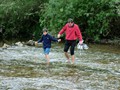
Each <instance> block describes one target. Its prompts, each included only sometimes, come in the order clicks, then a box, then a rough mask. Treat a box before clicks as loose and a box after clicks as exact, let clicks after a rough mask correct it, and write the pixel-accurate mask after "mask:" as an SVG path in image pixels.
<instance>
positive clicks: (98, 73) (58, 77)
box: [0, 44, 120, 90]
mask: <svg viewBox="0 0 120 90" xmlns="http://www.w3.org/2000/svg"><path fill="white" fill-rule="evenodd" d="M88 46H89V49H88V50H77V49H76V50H75V56H76V58H75V64H70V63H66V62H65V61H66V58H65V56H64V53H63V47H64V45H63V44H53V45H52V48H51V52H50V66H49V67H47V66H46V60H45V58H44V54H43V49H42V47H31V46H23V47H19V46H11V47H9V48H7V49H4V50H3V49H2V48H0V90H120V46H112V45H97V44H89V45H88Z"/></svg>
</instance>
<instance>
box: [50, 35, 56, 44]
mask: <svg viewBox="0 0 120 90" xmlns="http://www.w3.org/2000/svg"><path fill="white" fill-rule="evenodd" d="M49 36H50V40H51V41H54V42H58V39H57V38H54V37H52V36H51V35H49Z"/></svg>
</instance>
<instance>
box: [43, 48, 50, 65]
mask: <svg viewBox="0 0 120 90" xmlns="http://www.w3.org/2000/svg"><path fill="white" fill-rule="evenodd" d="M49 53H50V48H45V49H44V54H45V58H46V60H47V64H48V65H49V62H50V58H49Z"/></svg>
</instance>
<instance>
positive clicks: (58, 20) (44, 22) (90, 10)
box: [40, 0, 117, 41]
mask: <svg viewBox="0 0 120 90" xmlns="http://www.w3.org/2000/svg"><path fill="white" fill-rule="evenodd" d="M116 16H117V6H116V5H115V1H114V0H49V3H47V4H46V5H45V9H44V11H43V14H42V17H40V25H41V27H44V26H45V27H48V28H49V29H50V31H52V32H53V33H57V32H58V31H59V30H60V29H61V28H62V26H63V25H64V24H65V23H66V21H67V19H68V18H70V17H71V18H73V19H74V21H75V23H77V24H78V25H79V26H80V28H81V31H82V33H83V36H84V37H90V38H93V39H94V40H95V41H98V40H99V39H100V38H101V37H105V36H107V35H108V34H109V33H110V32H111V30H110V22H111V20H112V19H113V18H114V17H116Z"/></svg>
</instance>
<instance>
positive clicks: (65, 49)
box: [64, 40, 70, 62]
mask: <svg viewBox="0 0 120 90" xmlns="http://www.w3.org/2000/svg"><path fill="white" fill-rule="evenodd" d="M69 47H70V44H69V43H68V41H67V40H66V42H65V47H64V54H65V57H66V58H67V60H68V62H70V57H69V55H68V49H69Z"/></svg>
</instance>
